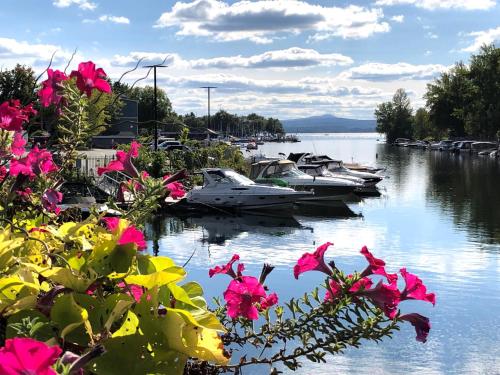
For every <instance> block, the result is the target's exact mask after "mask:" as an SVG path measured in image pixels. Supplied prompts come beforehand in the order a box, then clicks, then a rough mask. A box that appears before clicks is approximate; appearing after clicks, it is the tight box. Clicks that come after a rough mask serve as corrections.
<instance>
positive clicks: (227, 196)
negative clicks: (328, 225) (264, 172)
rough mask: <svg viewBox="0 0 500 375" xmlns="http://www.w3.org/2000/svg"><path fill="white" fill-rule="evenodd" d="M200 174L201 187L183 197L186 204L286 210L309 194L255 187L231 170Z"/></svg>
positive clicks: (213, 169)
mask: <svg viewBox="0 0 500 375" xmlns="http://www.w3.org/2000/svg"><path fill="white" fill-rule="evenodd" d="M201 174H202V175H203V186H198V187H195V188H194V189H193V190H191V191H189V192H188V193H187V194H186V202H187V203H188V204H191V205H200V206H203V207H205V208H211V207H215V208H224V209H236V210H258V209H286V208H292V206H293V203H295V202H296V201H297V200H299V199H302V198H307V197H310V196H312V193H311V192H297V191H295V190H293V189H291V188H286V187H278V186H269V185H261V184H256V183H255V182H253V181H252V180H250V179H248V178H246V177H245V176H242V175H240V174H238V173H236V172H235V171H233V170H231V169H220V168H205V169H202V170H201Z"/></svg>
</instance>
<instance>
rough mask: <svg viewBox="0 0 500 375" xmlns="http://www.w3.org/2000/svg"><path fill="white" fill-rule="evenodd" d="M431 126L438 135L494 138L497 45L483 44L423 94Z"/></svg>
mask: <svg viewBox="0 0 500 375" xmlns="http://www.w3.org/2000/svg"><path fill="white" fill-rule="evenodd" d="M425 99H426V101H427V107H428V108H429V118H430V122H431V125H432V127H433V129H435V130H436V131H437V132H439V133H440V135H443V136H446V135H450V136H457V137H464V136H468V137H472V138H484V139H496V135H497V132H498V131H500V48H496V47H495V46H494V45H489V46H486V45H485V46H483V47H482V48H481V50H480V52H479V53H478V54H477V55H472V57H471V61H470V65H468V66H467V65H465V64H464V63H462V62H459V63H457V64H455V67H454V68H453V69H451V70H450V72H448V73H443V74H442V75H441V77H439V78H438V79H436V80H435V81H434V82H433V83H431V84H429V85H427V93H426V94H425Z"/></svg>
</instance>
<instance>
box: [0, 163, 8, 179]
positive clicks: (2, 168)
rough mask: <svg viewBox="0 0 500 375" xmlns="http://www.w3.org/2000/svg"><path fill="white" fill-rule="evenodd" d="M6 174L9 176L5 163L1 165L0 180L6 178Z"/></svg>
mask: <svg viewBox="0 0 500 375" xmlns="http://www.w3.org/2000/svg"><path fill="white" fill-rule="evenodd" d="M5 176H7V168H6V167H5V166H3V165H1V166H0V182H2V181H3V180H5Z"/></svg>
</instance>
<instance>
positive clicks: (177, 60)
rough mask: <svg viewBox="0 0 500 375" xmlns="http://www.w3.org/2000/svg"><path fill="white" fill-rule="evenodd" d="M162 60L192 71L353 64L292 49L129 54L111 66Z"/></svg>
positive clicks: (346, 58)
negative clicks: (189, 56)
mask: <svg viewBox="0 0 500 375" xmlns="http://www.w3.org/2000/svg"><path fill="white" fill-rule="evenodd" d="M165 57H167V61H166V62H165V63H166V64H168V65H174V66H176V67H180V68H189V67H190V68H193V69H236V68H241V69H268V68H279V69H282V68H283V69H287V68H296V69H305V68H311V67H318V66H336V65H339V66H345V65H351V64H352V63H353V60H352V59H351V58H350V57H349V56H345V55H342V54H339V53H325V54H323V53H320V52H318V51H316V50H314V49H304V48H299V47H292V48H288V49H285V50H274V51H267V52H264V53H262V54H259V55H253V56H249V57H244V56H241V55H238V56H224V57H215V58H210V59H195V60H183V59H182V58H181V57H180V56H179V55H177V54H161V53H152V52H131V53H129V54H128V55H127V56H121V55H115V56H114V57H113V60H112V61H111V64H113V65H115V66H134V65H135V64H136V63H137V61H138V60H139V59H141V58H143V59H144V60H143V62H142V64H143V65H149V64H154V63H159V62H161V61H163V59H165Z"/></svg>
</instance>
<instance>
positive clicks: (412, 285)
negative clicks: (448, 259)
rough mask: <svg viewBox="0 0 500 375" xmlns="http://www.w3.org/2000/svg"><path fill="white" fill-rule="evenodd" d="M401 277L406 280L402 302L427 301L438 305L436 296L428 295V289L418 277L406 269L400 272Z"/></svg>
mask: <svg viewBox="0 0 500 375" xmlns="http://www.w3.org/2000/svg"><path fill="white" fill-rule="evenodd" d="M399 272H400V273H401V276H403V278H404V279H405V283H406V286H405V289H404V290H403V292H402V293H401V300H407V299H416V300H420V301H427V302H430V303H432V304H433V305H435V304H436V295H435V294H434V293H427V288H426V287H425V285H424V284H423V283H422V280H420V279H419V278H418V277H417V276H416V275H413V274H411V273H409V272H406V268H401V269H400V270H399Z"/></svg>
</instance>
